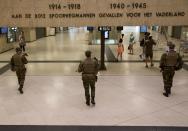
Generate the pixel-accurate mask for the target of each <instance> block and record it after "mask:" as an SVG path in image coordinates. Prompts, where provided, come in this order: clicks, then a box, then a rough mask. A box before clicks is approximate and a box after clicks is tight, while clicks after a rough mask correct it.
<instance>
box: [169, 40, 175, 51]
mask: <svg viewBox="0 0 188 131" xmlns="http://www.w3.org/2000/svg"><path fill="white" fill-rule="evenodd" d="M167 45H168V46H169V48H170V49H174V48H175V44H173V43H172V42H168V43H167Z"/></svg>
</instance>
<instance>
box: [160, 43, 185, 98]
mask: <svg viewBox="0 0 188 131" xmlns="http://www.w3.org/2000/svg"><path fill="white" fill-rule="evenodd" d="M174 48H175V45H174V44H173V43H171V42H170V44H169V52H167V53H164V54H163V55H162V56H161V60H160V66H159V67H160V68H161V71H162V75H163V82H164V91H165V92H164V93H163V95H164V96H166V97H168V96H169V94H171V88H172V83H173V77H174V74H175V71H177V70H180V69H181V68H182V66H183V61H182V58H181V56H180V55H179V53H177V52H176V51H175V50H174Z"/></svg>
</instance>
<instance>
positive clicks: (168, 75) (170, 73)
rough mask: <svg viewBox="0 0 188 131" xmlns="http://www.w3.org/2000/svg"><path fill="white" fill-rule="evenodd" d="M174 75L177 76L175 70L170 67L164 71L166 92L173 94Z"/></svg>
mask: <svg viewBox="0 0 188 131" xmlns="http://www.w3.org/2000/svg"><path fill="white" fill-rule="evenodd" d="M174 74H175V70H174V68H170V67H168V68H165V69H164V70H163V82H164V90H165V91H166V92H167V93H170V92H171V87H172V83H173V77H174Z"/></svg>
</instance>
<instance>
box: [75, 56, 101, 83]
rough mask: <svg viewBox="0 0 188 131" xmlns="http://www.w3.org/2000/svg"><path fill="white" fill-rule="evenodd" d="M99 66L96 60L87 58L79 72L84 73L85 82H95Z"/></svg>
mask: <svg viewBox="0 0 188 131" xmlns="http://www.w3.org/2000/svg"><path fill="white" fill-rule="evenodd" d="M98 69H99V64H98V62H97V61H96V60H95V59H92V58H86V59H85V60H84V61H82V62H81V63H80V65H79V67H78V72H82V80H83V81H95V80H96V75H97V73H98Z"/></svg>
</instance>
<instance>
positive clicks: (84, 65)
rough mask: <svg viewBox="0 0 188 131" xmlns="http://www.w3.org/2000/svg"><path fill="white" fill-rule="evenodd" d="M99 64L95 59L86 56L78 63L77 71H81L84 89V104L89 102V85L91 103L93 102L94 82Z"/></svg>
mask: <svg viewBox="0 0 188 131" xmlns="http://www.w3.org/2000/svg"><path fill="white" fill-rule="evenodd" d="M98 69H99V65H98V62H97V60H96V59H92V58H90V57H89V58H86V59H85V60H84V61H83V62H81V63H80V65H79V67H78V72H82V80H83V85H84V89H85V98H86V104H87V105H89V103H90V93H89V87H91V103H92V104H95V101H94V98H95V82H96V80H97V77H96V75H97V73H98Z"/></svg>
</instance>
